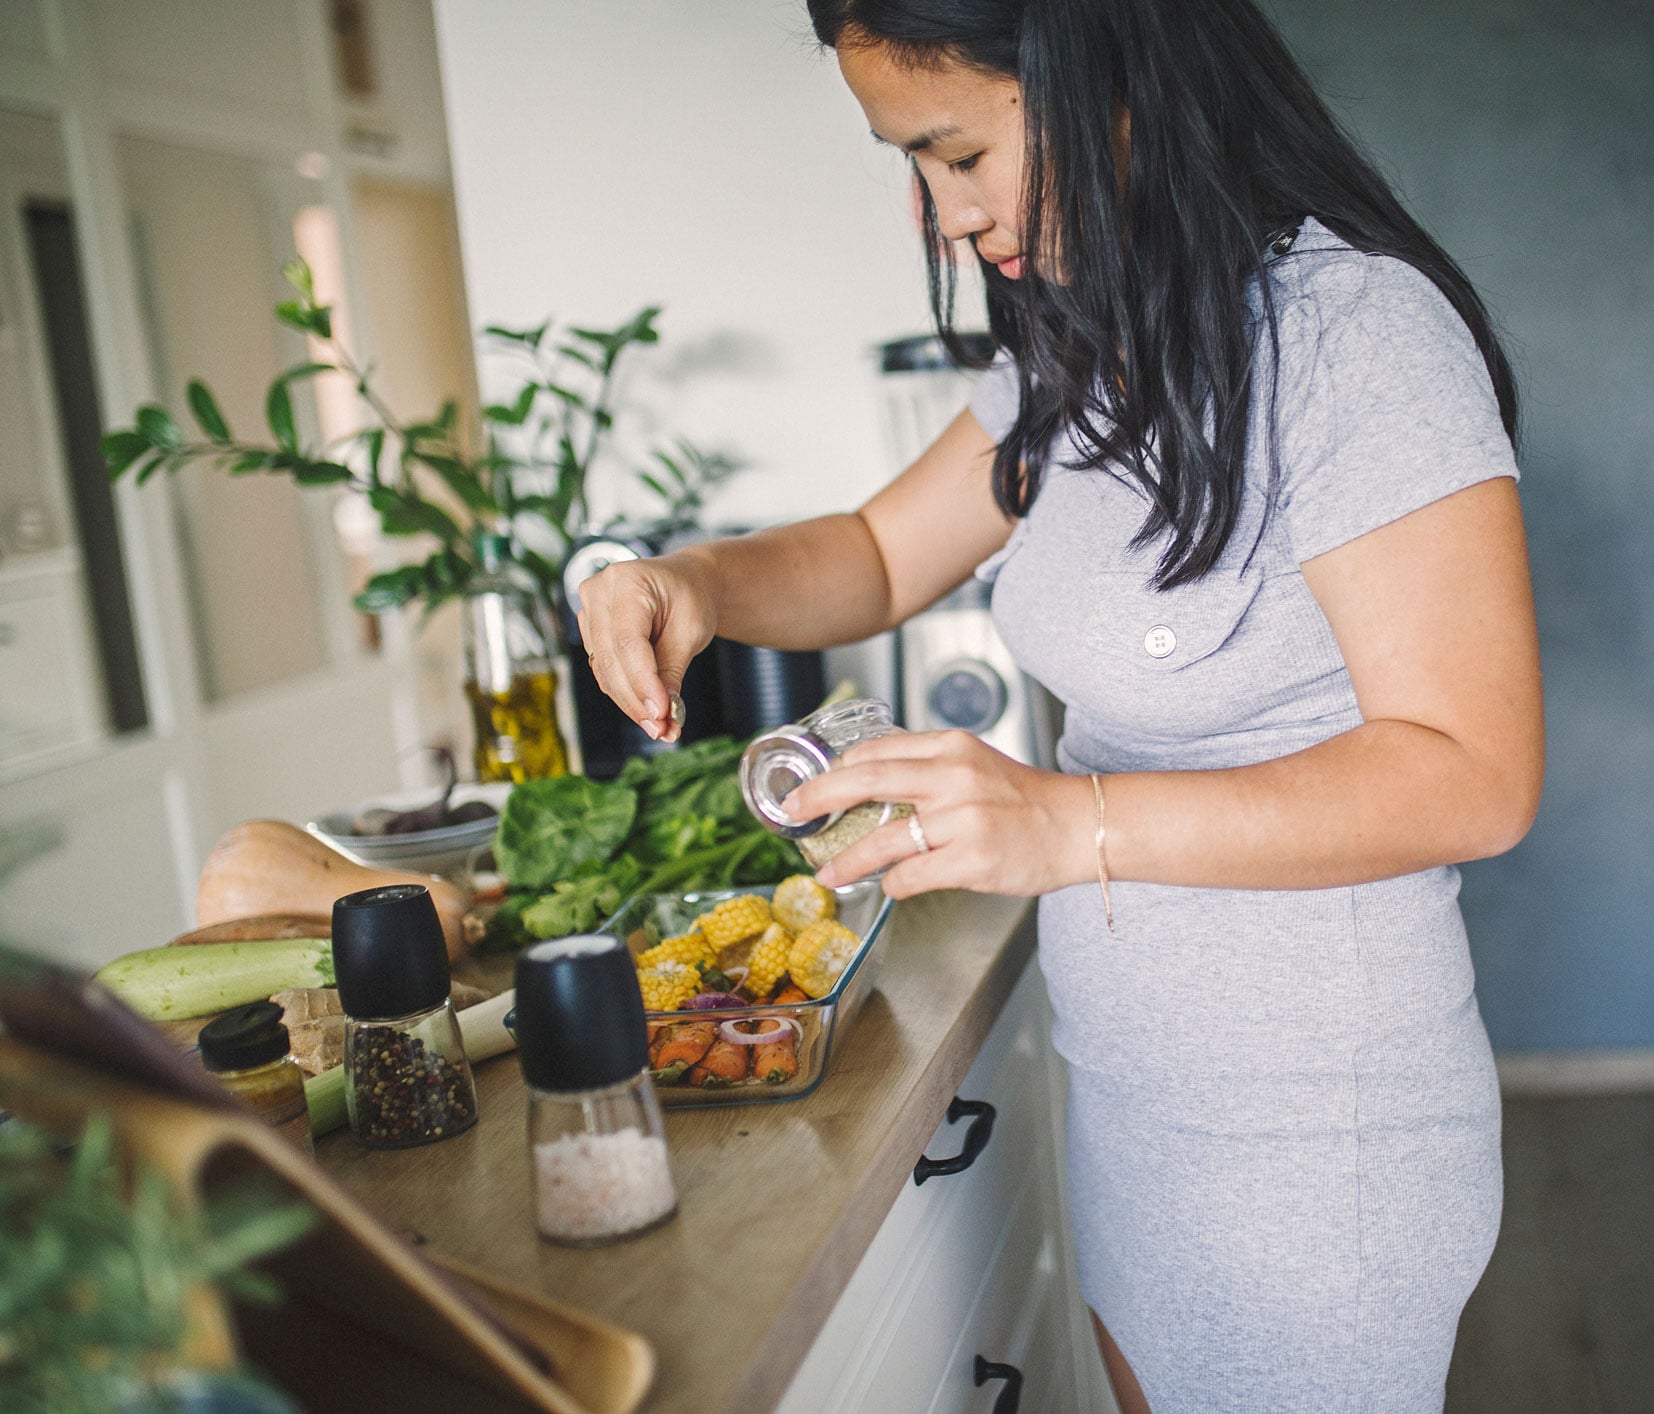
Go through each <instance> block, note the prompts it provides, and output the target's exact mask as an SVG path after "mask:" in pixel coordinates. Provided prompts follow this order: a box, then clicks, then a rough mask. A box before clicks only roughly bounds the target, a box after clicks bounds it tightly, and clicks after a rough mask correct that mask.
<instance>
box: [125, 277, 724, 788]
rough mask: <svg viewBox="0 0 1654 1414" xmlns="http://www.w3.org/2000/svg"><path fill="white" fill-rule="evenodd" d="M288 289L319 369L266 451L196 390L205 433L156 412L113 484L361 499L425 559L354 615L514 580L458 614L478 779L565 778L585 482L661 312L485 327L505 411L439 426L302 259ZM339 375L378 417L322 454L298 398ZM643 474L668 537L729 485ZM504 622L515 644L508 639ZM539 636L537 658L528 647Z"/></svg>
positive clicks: (681, 468) (659, 452) (662, 451)
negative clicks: (567, 634)
mask: <svg viewBox="0 0 1654 1414" xmlns="http://www.w3.org/2000/svg"><path fill="white" fill-rule="evenodd" d="M283 274H284V275H285V276H286V278H287V281H288V283H289V284H290V285H291V286H292V287H293V290H294V292H295V295H296V298H294V299H291V300H286V301H284V302H282V303H281V304H278V305H277V306H276V309H275V314H276V318H277V319H279V320H280V321H281V322H282V323H283V324H285V325H287V326H288V327H289V328H292V329H295V330H297V331H298V332H300V333H302V334H304V335H306V336H307V338H308V339H309V340H310V341H311V346H312V349H313V350H320V352H321V355H322V356H321V357H317V358H314V359H311V360H309V361H307V362H304V363H300V364H297V365H295V366H294V367H292V368H289V369H286V370H285V371H284V372H282V373H281V374H280V375H278V376H277V377H276V379H275V380H274V381H273V382H272V383H271V384H270V388H269V392H268V394H267V396H266V399H265V422H266V424H267V426H266V428H265V429H263V430H261V431H260V433H259V434H258V435H257V436H256V437H252V438H248V437H243V436H238V435H237V434H236V433H235V432H234V431H232V429H231V427H230V424H229V422H228V420H227V419H226V418H225V416H224V413H223V411H222V409H221V408H220V406H219V401H218V399H217V397H216V396H215V395H214V394H213V392H212V391H211V389H209V388H208V387H207V385H206V384H205V383H204V382H203V381H202V380H200V379H198V378H197V379H191V380H190V382H189V384H188V386H187V389H186V398H187V401H188V403H189V408H190V413H191V415H192V417H193V419H194V422H195V424H196V428H197V429H198V432H199V435H195V434H194V433H192V432H191V431H188V430H186V428H185V426H184V425H183V424H182V423H181V422H180V421H179V419H178V418H176V417H174V416H173V414H172V413H171V412H169V411H168V410H167V409H166V408H164V407H161V406H159V405H157V404H146V405H144V406H142V407H140V408H139V409H138V410H137V412H136V414H135V417H134V421H133V424H132V426H130V427H124V428H120V429H117V430H116V431H113V432H110V433H109V434H108V435H107V436H105V437H104V439H103V454H104V458H105V461H106V463H107V466H108V468H109V472H110V475H111V476H112V477H114V478H117V479H118V478H120V477H122V476H127V475H130V476H132V477H133V478H134V479H135V480H136V481H137V482H138V484H140V485H142V484H143V483H144V482H145V481H147V480H148V479H149V478H150V477H152V476H153V475H155V473H156V472H162V471H164V472H175V471H178V470H179V469H180V468H182V467H185V466H190V465H204V466H209V467H213V468H216V469H218V470H221V471H223V472H225V473H227V474H229V475H231V476H246V475H255V474H274V475H281V476H288V477H291V478H292V480H293V481H294V483H295V484H297V485H299V486H304V487H323V488H334V489H336V490H337V489H343V490H347V491H350V492H354V493H356V494H359V495H361V496H363V497H365V498H366V500H367V503H368V505H369V506H370V507H372V509H373V511H374V512H375V513H376V514H377V516H378V521H379V527H380V530H381V531H382V532H383V533H384V534H385V535H386V536H390V537H398V538H407V539H410V540H424V541H426V542H427V545H428V546H429V548H428V549H427V551H426V553H425V554H424V555H423V557H422V558H415V559H413V560H411V561H410V562H408V563H405V564H401V565H397V566H395V567H393V568H390V569H385V570H382V571H380V572H379V573H376V574H374V575H373V576H372V577H371V578H370V579H369V580H368V581H367V583H366V584H365V585H364V586H363V588H362V589H361V591H360V592H359V593H358V594H357V595H356V596H355V603H356V606H357V607H358V608H360V609H362V610H363V611H365V612H368V613H383V612H386V611H388V610H393V609H399V608H402V607H404V606H407V605H411V604H414V603H416V602H417V603H419V604H421V605H422V606H423V607H424V611H425V617H426V618H428V617H429V616H430V614H431V612H432V611H434V610H435V609H437V608H439V607H440V606H441V605H443V604H445V603H447V602H448V601H450V600H456V599H459V600H464V599H467V598H470V597H473V596H479V597H480V596H494V598H493V600H491V602H498V596H499V595H500V594H501V592H502V581H505V582H508V587H509V589H510V591H511V592H510V594H508V595H507V598H510V599H512V601H513V604H514V608H513V610H512V614H510V615H504V614H501V613H498V612H492V611H490V612H478V613H474V614H472V613H468V614H465V615H463V616H462V621H463V622H464V623H465V625H466V629H465V631H466V634H467V636H468V637H467V643H466V645H465V648H464V659H465V663H466V668H467V673H468V677H467V696H468V698H469V700H470V703H471V707H472V716H473V721H474V722H475V723H476V725H477V730H478V740H477V747H476V765H477V774H478V778H479V779H481V780H522V779H524V778H525V777H527V776H530V775H541V774H545V775H556V774H560V773H561V772H562V771H564V770H566V769H567V754H566V751H565V749H564V747H563V744H562V738H561V734H560V730H559V723H558V721H557V713H556V710H555V705H554V704H555V702H556V698H557V677H556V675H557V664H558V660H559V659H560V657H561V654H562V634H561V624H562V615H561V613H560V608H561V599H562V593H563V590H562V583H561V574H560V564H561V561H562V558H563V556H564V555H565V553H566V552H567V550H568V548H569V546H570V545H571V544H573V542H574V541H575V539H576V538H577V537H578V536H579V535H580V534H582V533H583V532H585V531H586V530H588V529H590V528H592V512H591V504H590V498H589V497H590V490H591V480H592V471H593V467H594V465H595V464H596V463H597V461H598V460H599V457H600V456H601V455H603V454H604V453H605V451H606V449H607V447H608V445H609V442H610V434H611V433H612V432H613V430H614V428H615V425H616V416H617V414H616V408H615V374H616V369H617V366H618V365H619V363H620V360H621V356H622V355H623V354H624V353H625V352H626V350H628V349H630V348H633V347H634V346H639V345H646V344H653V343H656V342H657V341H658V340H659V337H660V335H659V333H658V331H657V330H656V328H655V320H656V319H657V318H658V317H659V315H660V309H659V307H658V306H654V305H651V306H647V307H645V308H644V309H641V310H639V311H638V312H637V314H635V315H633V316H632V318H630V319H628V320H626V321H625V322H624V323H622V324H620V325H618V326H616V327H615V328H612V329H596V328H585V327H581V326H576V325H569V326H565V327H559V326H557V325H555V323H554V321H552V320H550V319H547V320H545V321H544V322H542V323H541V324H539V325H537V326H535V327H534V328H530V329H509V328H505V327H502V326H499V325H490V326H489V327H488V328H487V329H485V330H484V335H485V337H486V338H487V339H488V340H489V341H490V342H491V343H492V344H493V345H494V346H495V347H496V348H498V349H500V350H502V351H505V352H508V353H509V354H510V355H511V356H512V363H513V366H514V368H515V370H516V372H515V375H514V376H515V382H514V383H513V384H510V385H508V387H507V392H508V396H506V397H505V398H504V399H503V400H502V401H499V402H494V403H489V404H487V405H486V406H485V407H483V408H482V410H481V416H480V419H479V420H478V423H477V425H474V426H473V425H472V424H471V421H470V419H467V418H464V417H462V416H461V414H460V410H459V403H458V401H457V400H456V399H452V398H450V399H449V400H447V401H446V402H444V403H443V405H442V407H441V408H440V409H439V410H438V412H437V413H436V415H435V416H434V417H431V418H429V419H427V420H425V421H423V422H405V421H403V420H402V419H401V418H399V417H398V416H397V415H396V414H395V413H394V412H393V411H392V410H391V409H390V407H389V406H388V405H387V404H386V402H385V400H384V398H383V397H382V396H381V395H380V393H379V391H378V390H377V389H376V387H375V384H374V379H373V371H372V369H371V368H367V367H364V366H362V365H361V364H360V363H358V361H357V360H356V358H355V357H354V356H353V355H352V353H351V351H350V350H349V349H348V348H346V347H345V345H344V344H343V343H342V342H341V341H340V339H339V338H338V337H337V335H336V334H335V332H334V318H333V307H332V306H331V305H328V304H324V303H320V302H318V300H317V298H316V291H315V285H314V281H313V279H312V276H311V272H310V270H309V267H308V266H306V265H305V263H304V262H303V261H302V260H294V261H291V262H289V264H288V265H287V266H286V267H284V269H283ZM329 374H340V375H343V376H344V377H346V378H348V379H350V380H351V382H352V384H353V385H354V387H355V390H356V393H357V395H358V396H359V397H360V398H361V400H362V403H363V405H364V406H365V408H366V410H367V413H368V416H367V418H366V420H365V422H364V425H363V426H361V427H360V428H359V429H357V430H355V431H353V432H351V433H349V434H348V435H346V436H344V437H341V438H336V439H333V440H330V441H326V442H322V443H320V444H318V443H316V442H315V441H314V440H312V439H307V438H306V437H305V436H304V435H303V433H302V430H301V425H300V419H299V418H298V416H297V414H296V411H295V406H294V400H293V389H294V388H295V386H297V385H299V384H301V383H303V382H305V381H307V380H309V379H312V378H316V377H319V376H322V375H329ZM266 434H267V435H266ZM649 460H650V463H651V464H650V466H649V467H648V469H635V475H636V477H637V479H638V481H639V483H640V484H641V485H643V486H644V487H645V488H646V489H647V490H648V491H649V492H650V493H651V494H652V495H653V496H655V497H658V498H659V500H660V502H661V504H660V506H659V507H658V508H657V510H656V512H655V514H654V515H653V516H652V517H651V519H650V524H660V525H670V526H671V527H673V528H674V529H676V528H680V527H681V526H683V525H684V524H687V523H689V522H690V521H691V520H692V518H693V517H694V516H696V515H698V513H699V511H700V509H701V506H702V504H703V500H704V496H705V494H706V492H707V490H708V489H709V488H711V487H712V486H714V485H716V484H717V483H719V482H720V481H722V480H724V479H725V478H726V477H727V476H729V475H730V474H731V472H732V471H733V470H734V463H733V462H732V461H731V460H730V459H729V458H727V457H725V456H722V455H719V454H715V453H707V452H703V451H702V450H701V449H699V448H698V447H696V446H695V445H694V444H693V443H690V442H688V441H686V440H684V439H682V438H679V439H677V440H676V441H674V442H673V443H672V444H671V448H670V450H668V449H666V448H659V447H657V448H655V449H653V450H652V451H651V452H650V454H649ZM430 542H434V545H432V544H430ZM524 594H526V595H527V596H528V597H527V600H526V601H524V599H523V595H524ZM508 619H512V620H514V621H515V622H516V624H517V625H518V627H517V629H516V630H515V631H513V630H509V629H508V628H507V627H506V624H507V620H508ZM525 625H526V626H527V628H526V630H525V628H524V626H525ZM479 634H480V635H483V636H484V637H482V638H481V639H479V638H478V637H477V636H478V635H479ZM490 634H493V635H495V637H493V638H490V637H488V636H487V635H490ZM513 635H514V636H513ZM535 636H538V638H539V640H540V642H541V649H540V650H538V651H536V650H533V649H532V647H525V645H527V644H529V641H530V640H531V639H532V638H534V637H535ZM479 663H485V664H489V665H490V668H491V676H489V677H488V678H487V680H483V679H480V678H479V677H478V676H477V672H476V666H477V664H479ZM502 670H503V677H502V676H501V671H502ZM530 709H532V710H530Z"/></svg>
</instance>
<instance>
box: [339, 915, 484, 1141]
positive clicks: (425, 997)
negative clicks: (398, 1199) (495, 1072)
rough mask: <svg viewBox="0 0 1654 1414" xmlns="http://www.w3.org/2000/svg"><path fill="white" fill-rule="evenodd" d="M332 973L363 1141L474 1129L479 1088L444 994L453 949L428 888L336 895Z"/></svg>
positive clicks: (427, 1137) (349, 1091)
mask: <svg viewBox="0 0 1654 1414" xmlns="http://www.w3.org/2000/svg"><path fill="white" fill-rule="evenodd" d="M333 976H334V981H335V982H336V984H337V985H338V988H339V1004H340V1005H341V1006H342V1007H343V1008H344V1012H345V1112H346V1114H348V1115H349V1117H350V1128H351V1132H352V1133H353V1134H354V1135H355V1136H356V1141H357V1143H359V1144H361V1145H363V1146H364V1147H365V1148H369V1149H405V1148H408V1147H410V1146H411V1145H414V1144H430V1143H434V1142H435V1141H437V1140H439V1139H451V1138H453V1136H454V1135H456V1134H463V1133H464V1132H465V1131H466V1130H468V1129H469V1128H471V1126H472V1125H474V1124H475V1123H476V1122H477V1088H476V1083H475V1081H473V1079H472V1077H471V1062H470V1060H469V1059H468V1058H467V1056H466V1054H465V1040H464V1038H463V1037H462V1036H461V1035H460V1030H459V1019H458V1018H457V1017H456V1016H455V1015H454V1008H453V1003H452V1002H450V1001H449V1000H448V988H449V975H448V950H447V946H446V944H445V943H444V941H443V936H442V923H441V921H440V920H439V919H438V918H437V913H436V905H435V904H434V903H432V901H431V895H430V891H429V890H428V889H426V888H425V886H424V885H423V884H393V885H391V886H389V887H387V888H379V889H363V890H361V891H360V892H358V893H354V894H346V895H345V896H344V897H343V898H341V899H338V900H337V901H336V902H335V903H334V905H333Z"/></svg>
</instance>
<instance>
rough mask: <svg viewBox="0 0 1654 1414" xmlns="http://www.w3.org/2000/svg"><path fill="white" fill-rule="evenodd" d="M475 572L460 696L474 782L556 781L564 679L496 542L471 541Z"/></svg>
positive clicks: (542, 620)
mask: <svg viewBox="0 0 1654 1414" xmlns="http://www.w3.org/2000/svg"><path fill="white" fill-rule="evenodd" d="M477 554H478V560H479V562H480V564H481V566H482V572H481V573H480V574H478V575H477V577H476V578H475V579H473V580H472V581H471V583H470V585H469V587H468V588H467V590H466V593H465V599H464V603H463V605H462V613H463V617H462V621H461V626H462V630H463V635H462V637H463V653H464V662H465V696H466V699H467V700H468V701H469V702H470V704H471V722H472V726H473V728H474V730H475V733H476V748H475V754H474V759H475V763H476V770H477V779H478V780H479V781H526V780H532V779H535V778H537V777H541V776H562V775H566V774H567V773H568V770H569V753H568V746H567V744H566V739H565V738H564V735H563V731H562V723H561V721H560V720H559V716H560V710H559V709H560V704H559V697H560V696H561V693H560V688H561V686H562V683H563V682H564V681H565V680H566V675H565V674H562V673H559V671H558V670H559V668H560V667H562V666H563V664H562V663H561V661H560V657H559V654H558V652H557V648H556V640H555V639H554V638H553V637H552V636H551V633H550V631H549V629H548V627H547V623H548V619H547V616H546V615H545V613H544V612H543V611H542V609H541V605H540V596H539V592H538V589H537V588H536V586H535V584H534V581H533V580H532V579H530V578H529V576H528V574H527V573H526V572H525V571H524V570H522V569H521V568H520V567H518V566H516V565H514V564H513V563H512V562H511V559H510V541H509V540H508V539H507V537H505V536H503V535H483V536H479V537H478V539H477Z"/></svg>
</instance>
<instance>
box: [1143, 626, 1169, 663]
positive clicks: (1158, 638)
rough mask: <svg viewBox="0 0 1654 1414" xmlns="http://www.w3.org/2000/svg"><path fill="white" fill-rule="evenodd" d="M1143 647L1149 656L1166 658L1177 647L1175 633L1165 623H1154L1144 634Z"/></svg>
mask: <svg viewBox="0 0 1654 1414" xmlns="http://www.w3.org/2000/svg"><path fill="white" fill-rule="evenodd" d="M1143 647H1144V648H1145V649H1146V650H1147V652H1148V655H1149V657H1151V658H1168V657H1170V656H1171V653H1172V650H1173V649H1174V648H1176V647H1177V635H1176V634H1175V633H1173V632H1172V631H1171V630H1170V629H1169V628H1167V627H1166V625H1165V624H1156V625H1155V626H1154V627H1153V628H1151V629H1150V630H1149V631H1148V633H1147V634H1146V635H1145V636H1144V638H1143Z"/></svg>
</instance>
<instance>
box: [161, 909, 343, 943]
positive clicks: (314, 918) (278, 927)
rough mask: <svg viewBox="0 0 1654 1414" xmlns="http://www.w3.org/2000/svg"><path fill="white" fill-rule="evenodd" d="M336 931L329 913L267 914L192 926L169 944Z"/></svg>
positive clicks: (243, 940) (310, 935) (321, 935)
mask: <svg viewBox="0 0 1654 1414" xmlns="http://www.w3.org/2000/svg"><path fill="white" fill-rule="evenodd" d="M332 931H333V919H332V918H331V916H329V915H328V914H325V913H265V914H260V915H259V916H258V917H256V918H231V919H229V920H227V921H226V922H223V923H214V924H213V925H212V926H211V927H208V928H194V929H191V931H189V932H188V933H180V934H179V935H178V936H177V937H176V938H174V939H173V940H172V941H171V942H170V943H168V944H167V946H168V947H169V948H183V947H196V946H199V945H200V944H202V943H248V942H253V941H254V940H256V939H259V938H325V937H327V936H328V935H329V934H330V933H331V932H332Z"/></svg>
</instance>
